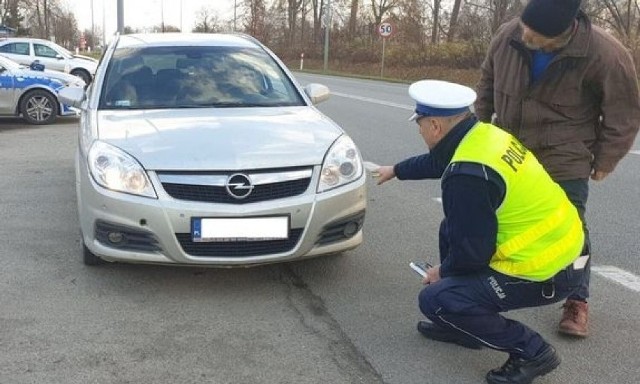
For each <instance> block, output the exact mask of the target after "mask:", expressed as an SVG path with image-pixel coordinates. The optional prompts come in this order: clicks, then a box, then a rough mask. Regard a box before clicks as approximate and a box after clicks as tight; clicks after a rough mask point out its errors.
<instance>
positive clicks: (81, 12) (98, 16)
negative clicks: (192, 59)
mask: <svg viewBox="0 0 640 384" xmlns="http://www.w3.org/2000/svg"><path fill="white" fill-rule="evenodd" d="M234 1H236V0H123V3H124V25H127V26H131V27H132V28H144V27H152V26H154V25H160V23H161V21H162V18H163V16H164V24H165V25H174V26H176V27H178V28H180V24H181V23H182V29H183V30H184V31H191V29H193V26H194V24H195V19H196V15H197V14H198V12H199V11H200V10H201V9H202V8H203V7H206V8H208V9H211V10H213V11H215V12H217V14H218V18H219V19H220V20H227V19H233V6H234ZM237 2H238V3H239V2H240V1H239V0H238V1H237ZM60 3H61V4H65V3H66V5H67V6H68V9H69V10H70V11H71V12H73V13H74V14H75V16H76V20H77V21H78V28H80V30H85V29H88V30H91V24H92V23H91V19H92V18H91V8H92V5H93V25H94V26H95V28H96V33H98V31H101V30H102V25H103V20H104V25H105V32H106V35H107V40H109V37H110V36H111V35H113V33H114V32H115V31H116V29H117V24H118V19H117V17H118V16H117V10H116V6H117V3H118V1H117V0H61V1H60ZM181 8H182V9H181ZM103 9H104V13H103ZM181 11H182V12H181ZM181 13H182V20H180V14H181ZM103 14H104V19H103Z"/></svg>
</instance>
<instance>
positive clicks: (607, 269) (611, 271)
mask: <svg viewBox="0 0 640 384" xmlns="http://www.w3.org/2000/svg"><path fill="white" fill-rule="evenodd" d="M591 270H592V271H593V272H595V273H597V274H598V275H600V276H602V277H605V278H607V279H609V280H613V281H615V282H616V283H618V284H621V285H623V286H625V287H627V288H629V289H631V290H632V291H636V292H640V277H639V276H636V275H634V274H633V273H631V272H627V271H625V270H624V269H620V268H617V267H613V266H611V265H600V266H592V267H591Z"/></svg>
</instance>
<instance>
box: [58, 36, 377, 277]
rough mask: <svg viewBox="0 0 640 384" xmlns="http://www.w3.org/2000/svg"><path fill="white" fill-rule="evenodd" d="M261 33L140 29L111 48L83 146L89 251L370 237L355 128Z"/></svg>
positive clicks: (150, 258) (84, 116)
mask: <svg viewBox="0 0 640 384" xmlns="http://www.w3.org/2000/svg"><path fill="white" fill-rule="evenodd" d="M328 96H329V90H328V89H327V87H325V86H323V85H321V84H317V83H311V84H308V85H306V86H305V87H302V86H301V85H300V84H298V83H297V82H296V80H295V79H294V77H293V76H292V74H291V73H290V72H289V71H288V70H287V68H286V67H285V66H284V65H283V63H282V62H281V61H280V60H279V59H278V58H277V57H276V56H275V55H274V54H273V53H272V52H271V51H270V50H269V49H268V48H267V47H265V46H264V45H263V44H261V43H260V42H258V41H257V40H256V39H254V38H252V37H249V36H246V35H236V34H229V35H225V34H180V33H178V34H132V35H123V36H119V37H116V38H115V39H114V41H113V42H112V43H111V44H110V45H109V47H108V48H107V50H106V52H105V54H104V57H103V60H102V61H101V64H100V65H99V67H98V69H97V71H96V76H95V79H94V81H93V83H92V84H91V85H90V86H89V87H88V88H87V89H86V90H83V89H81V88H68V89H65V90H63V93H62V98H63V100H65V102H69V103H71V105H73V106H77V107H79V108H80V109H81V117H80V129H79V140H78V143H79V144H78V150H77V154H76V159H75V168H76V189H77V197H78V199H77V201H78V214H79V222H80V231H81V234H82V243H83V260H84V263H85V264H87V265H96V264H101V263H103V262H104V261H110V262H133V263H155V264H170V265H177V264H180V265H210V266H240V265H243V266H249V265H256V264H265V263H274V262H283V261H291V260H299V259H304V258H309V257H313V256H318V255H325V254H332V253H341V252H344V251H346V250H349V249H352V248H355V247H356V246H358V245H359V244H360V243H361V242H362V239H363V237H362V226H363V222H364V216H365V207H366V190H365V176H364V172H363V166H362V159H361V155H360V153H359V151H358V148H357V147H356V145H355V144H354V142H353V140H352V139H351V138H350V137H349V135H348V134H347V133H346V132H345V131H344V130H343V129H342V128H341V127H340V126H338V125H337V124H336V123H335V122H333V121H332V120H330V119H329V118H328V117H327V116H325V115H323V114H322V113H321V112H320V111H319V110H318V109H317V108H316V107H315V106H314V103H318V102H321V101H323V100H326V99H327V98H328Z"/></svg>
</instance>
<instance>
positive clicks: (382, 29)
mask: <svg viewBox="0 0 640 384" xmlns="http://www.w3.org/2000/svg"><path fill="white" fill-rule="evenodd" d="M378 33H379V34H380V36H382V37H389V36H391V34H392V33H393V26H392V25H391V23H382V24H380V26H379V27H378Z"/></svg>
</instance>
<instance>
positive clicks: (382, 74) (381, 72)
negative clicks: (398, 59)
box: [380, 37, 387, 77]
mask: <svg viewBox="0 0 640 384" xmlns="http://www.w3.org/2000/svg"><path fill="white" fill-rule="evenodd" d="M386 41H387V38H386V37H383V38H382V65H381V66H380V77H384V43H385V42H386Z"/></svg>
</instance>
